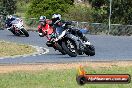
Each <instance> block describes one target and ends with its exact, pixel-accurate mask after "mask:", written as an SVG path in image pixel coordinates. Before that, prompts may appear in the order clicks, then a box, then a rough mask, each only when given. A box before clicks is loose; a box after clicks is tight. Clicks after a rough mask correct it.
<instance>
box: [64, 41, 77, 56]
mask: <svg viewBox="0 0 132 88" xmlns="http://www.w3.org/2000/svg"><path fill="white" fill-rule="evenodd" d="M62 47H63V49H64V50H65V51H66V53H67V54H68V55H69V56H71V57H76V56H77V49H76V45H75V44H74V42H73V41H72V40H66V41H63V42H62Z"/></svg>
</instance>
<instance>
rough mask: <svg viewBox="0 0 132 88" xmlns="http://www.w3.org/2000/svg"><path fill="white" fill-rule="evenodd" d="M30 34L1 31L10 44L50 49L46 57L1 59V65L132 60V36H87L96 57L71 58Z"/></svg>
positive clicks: (3, 37) (0, 35)
mask: <svg viewBox="0 0 132 88" xmlns="http://www.w3.org/2000/svg"><path fill="white" fill-rule="evenodd" d="M29 34H30V36H29V37H24V36H21V37H18V36H14V35H13V34H12V33H11V32H9V31H7V30H0V41H1V40H5V41H9V42H17V43H22V44H30V45H35V46H40V47H44V48H47V49H49V52H48V53H46V54H44V55H37V56H28V57H17V58H5V59H0V63H1V64H23V63H44V62H48V63H51V62H52V63H54V62H55V63H65V62H79V61H81V62H85V61H118V60H121V61H122V60H132V37H131V36H105V35H86V36H87V38H89V40H90V41H91V43H92V44H93V45H94V46H95V49H96V55H95V56H92V57H91V56H87V55H78V56H77V57H69V56H68V55H61V54H60V53H59V52H58V51H55V50H54V49H53V48H49V47H47V46H46V45H45V42H46V38H42V37H39V36H38V33H37V32H32V31H30V32H29Z"/></svg>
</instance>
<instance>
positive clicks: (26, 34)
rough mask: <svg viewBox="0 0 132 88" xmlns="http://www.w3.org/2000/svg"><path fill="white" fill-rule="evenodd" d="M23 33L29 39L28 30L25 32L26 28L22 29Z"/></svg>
mask: <svg viewBox="0 0 132 88" xmlns="http://www.w3.org/2000/svg"><path fill="white" fill-rule="evenodd" d="M21 31H22V32H23V33H24V35H25V36H26V37H29V34H28V32H27V30H25V29H24V28H22V29H21Z"/></svg>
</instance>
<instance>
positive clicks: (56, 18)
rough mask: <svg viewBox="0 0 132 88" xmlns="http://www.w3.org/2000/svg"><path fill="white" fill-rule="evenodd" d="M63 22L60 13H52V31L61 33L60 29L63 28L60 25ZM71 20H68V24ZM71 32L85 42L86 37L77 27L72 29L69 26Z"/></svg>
mask: <svg viewBox="0 0 132 88" xmlns="http://www.w3.org/2000/svg"><path fill="white" fill-rule="evenodd" d="M63 23H65V21H63V20H61V15H60V14H54V15H53V16H52V24H51V25H52V26H53V28H54V31H55V32H56V33H57V34H61V33H62V31H63V30H64V28H63V27H62V25H63ZM70 23H71V22H69V24H70ZM71 32H72V34H77V35H78V36H79V37H80V38H81V39H82V40H83V41H84V42H87V41H88V39H87V38H86V37H85V36H84V35H83V34H82V32H81V31H80V30H79V29H72V28H71Z"/></svg>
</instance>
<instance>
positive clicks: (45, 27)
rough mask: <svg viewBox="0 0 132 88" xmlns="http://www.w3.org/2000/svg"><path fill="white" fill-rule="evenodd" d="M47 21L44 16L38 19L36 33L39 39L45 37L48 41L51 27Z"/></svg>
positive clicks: (51, 30)
mask: <svg viewBox="0 0 132 88" xmlns="http://www.w3.org/2000/svg"><path fill="white" fill-rule="evenodd" d="M49 21H50V20H47V19H46V17H45V16H41V17H40V19H39V22H40V23H39V25H38V32H39V36H40V37H44V36H46V37H47V38H48V39H49V35H51V34H52V33H53V29H52V27H51V26H49V24H48V22H49Z"/></svg>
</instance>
